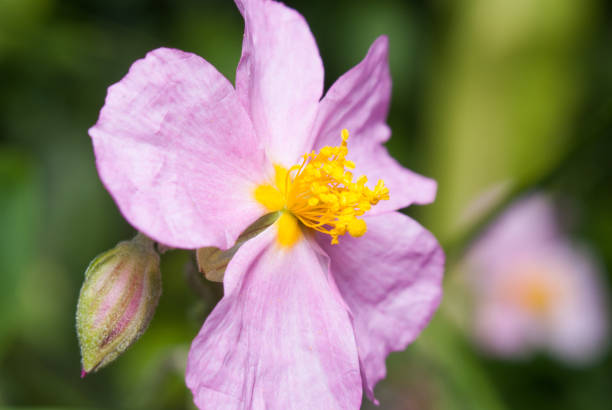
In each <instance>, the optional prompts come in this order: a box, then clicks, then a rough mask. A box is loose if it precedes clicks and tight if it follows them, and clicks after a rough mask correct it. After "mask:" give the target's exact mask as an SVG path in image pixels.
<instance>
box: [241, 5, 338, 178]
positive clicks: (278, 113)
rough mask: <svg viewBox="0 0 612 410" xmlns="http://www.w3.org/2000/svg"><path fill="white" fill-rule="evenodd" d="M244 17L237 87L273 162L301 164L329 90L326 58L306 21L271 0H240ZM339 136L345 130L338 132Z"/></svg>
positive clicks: (285, 164) (294, 12) (287, 165)
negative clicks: (325, 82)
mask: <svg viewBox="0 0 612 410" xmlns="http://www.w3.org/2000/svg"><path fill="white" fill-rule="evenodd" d="M236 4H237V5H238V8H239V9H240V11H241V13H242V15H243V17H244V22H245V23H244V25H245V27H244V40H243V43H242V57H241V59H240V63H239V64H238V69H237V71H236V91H237V92H238V94H239V95H240V100H241V101H242V104H243V105H244V107H245V108H246V110H247V111H248V112H249V114H250V116H251V120H252V121H253V125H254V126H255V130H256V131H257V134H258V135H260V136H261V138H264V139H265V146H266V152H267V154H268V156H269V157H270V159H271V160H272V162H274V163H275V164H280V165H283V166H285V167H286V168H289V167H291V166H292V165H295V162H296V161H297V160H298V158H299V157H300V155H302V154H304V152H306V151H308V150H309V149H310V148H311V147H310V144H309V141H308V136H309V135H310V130H311V127H312V124H313V121H314V118H315V115H316V111H317V106H318V103H319V100H320V98H321V95H322V93H323V63H322V62H321V57H320V56H319V50H318V48H317V45H316V43H315V40H314V37H313V36H312V33H311V32H310V29H309V28H308V24H307V23H306V20H304V18H303V17H302V16H301V15H300V14H299V13H298V12H296V11H295V10H293V9H290V8H288V7H287V6H285V5H284V4H282V3H277V2H275V1H271V0H243V1H241V0H237V1H236ZM338 135H339V134H338Z"/></svg>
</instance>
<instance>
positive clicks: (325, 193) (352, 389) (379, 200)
mask: <svg viewBox="0 0 612 410" xmlns="http://www.w3.org/2000/svg"><path fill="white" fill-rule="evenodd" d="M236 3H237V5H238V8H239V9H240V11H241V13H242V15H243V16H244V19H245V35H244V42H243V49H242V58H241V60H240V63H239V65H238V69H237V73H236V88H235V89H234V87H232V85H231V84H230V83H229V82H228V81H227V80H226V79H225V78H224V77H223V76H222V75H221V74H219V73H218V72H217V71H216V70H215V68H214V67H212V66H211V65H210V64H209V63H208V62H206V61H205V60H203V59H202V58H200V57H198V56H196V55H193V54H189V53H185V52H182V51H178V50H171V49H157V50H154V51H152V52H150V53H149V54H147V56H146V57H145V58H144V59H142V60H139V61H137V62H135V63H134V64H133V66H132V67H131V69H130V71H129V73H128V74H127V75H126V77H125V78H123V79H122V80H121V81H120V82H119V83H117V84H115V85H113V86H112V87H110V88H109V91H108V96H107V98H106V104H105V106H104V108H103V109H102V111H101V113H100V118H99V120H98V123H97V124H96V125H95V126H94V127H93V128H91V130H90V135H91V136H92V139H93V144H94V149H95V153H96V160H97V166H98V171H99V173H100V177H101V179H102V181H103V182H104V184H105V186H106V187H107V189H108V190H109V191H110V193H111V195H112V196H113V198H114V199H115V201H116V202H117V204H118V206H119V209H120V210H121V212H122V213H123V215H124V216H125V218H126V219H127V220H128V221H129V222H130V223H131V224H132V225H133V226H134V227H136V228H137V229H138V230H140V231H142V232H144V233H145V234H146V235H148V236H150V237H151V238H153V239H155V240H156V241H159V242H161V243H163V244H165V245H168V246H171V247H179V248H187V249H197V248H201V247H217V248H221V249H227V248H229V247H231V246H232V245H233V244H234V242H235V241H236V239H237V238H238V236H239V235H240V233H241V232H243V231H244V230H245V229H246V228H247V227H249V226H250V225H251V224H252V223H253V222H254V221H256V220H257V219H258V218H259V217H261V216H262V215H264V214H268V213H274V212H276V213H277V214H278V219H277V221H276V222H275V223H274V224H273V225H271V226H270V227H269V228H267V229H266V230H265V231H263V232H262V233H260V234H258V235H257V236H255V237H254V238H252V239H250V240H248V241H247V242H246V243H244V244H243V245H242V246H241V247H240V248H239V249H238V250H237V252H236V254H235V255H234V256H233V258H232V259H231V261H230V262H229V265H228V266H227V269H226V272H225V277H224V297H223V299H222V300H221V301H220V302H219V304H218V305H217V306H216V308H215V309H214V311H213V312H212V313H211V314H210V316H209V317H208V319H207V320H206V322H205V323H204V326H203V327H202V330H201V331H200V333H199V334H198V336H197V337H196V339H195V340H194V342H193V345H192V348H191V351H190V354H189V359H188V364H187V375H186V381H187V385H188V386H189V388H190V389H191V390H192V392H193V394H194V398H195V402H196V404H197V405H198V406H199V407H200V408H211V409H216V408H224V409H225V408H228V409H233V408H240V409H243V408H256V409H259V408H279V409H288V408H320V409H331V408H340V409H355V408H358V407H359V405H360V403H361V397H362V386H363V389H365V392H366V394H367V395H368V397H370V398H371V399H374V396H373V392H372V390H373V388H374V385H375V384H376V383H377V382H378V381H379V380H380V379H381V378H383V377H384V375H385V357H386V356H387V354H388V353H389V352H390V351H393V350H401V349H404V348H405V347H406V346H407V345H408V344H409V343H410V342H412V341H413V340H414V339H415V338H416V337H417V335H418V334H419V333H420V331H421V330H422V329H423V327H424V326H425V325H426V324H427V322H428V321H429V319H430V318H431V316H432V314H433V312H434V311H435V309H436V308H437V306H438V303H439V300H440V296H441V286H440V282H441V277H442V272H443V264H444V256H443V253H442V251H441V249H440V247H439V245H438V244H437V242H436V240H435V238H434V237H433V236H432V235H431V234H430V233H429V232H427V231H426V230H425V229H423V228H422V227H421V226H420V225H418V224H417V223H416V222H414V221H413V220H412V219H410V218H409V217H407V216H405V215H403V214H401V213H398V212H395V211H396V210H397V209H400V208H403V207H406V206H408V205H410V204H412V203H417V204H426V203H430V202H431V201H433V199H434V196H435V190H436V185H435V182H434V181H432V180H430V179H427V178H425V177H422V176H419V175H417V174H414V173H413V172H411V171H409V170H407V169H405V168H403V167H401V166H400V165H399V164H398V163H397V162H396V161H395V160H393V159H392V158H391V157H390V156H389V155H388V153H387V151H386V149H385V148H384V146H383V145H382V144H383V143H384V142H385V141H386V140H387V139H388V138H389V135H390V130H389V127H388V126H387V125H386V124H385V118H386V115H387V111H388V105H389V99H390V90H391V80H390V77H389V68H388V63H387V39H386V38H385V37H380V38H379V39H377V40H376V41H375V42H374V44H373V45H372V47H371V48H370V50H369V52H368V54H367V56H366V57H365V59H364V60H363V61H362V62H361V63H360V64H358V65H357V66H356V67H354V68H353V69H351V70H350V71H349V72H347V73H346V74H345V75H343V76H342V77H341V78H340V79H339V80H338V81H337V82H336V83H335V84H334V85H333V86H332V87H331V89H330V90H329V91H328V92H327V94H326V95H325V97H324V98H323V99H321V96H322V89H323V65H322V63H321V59H320V57H319V53H318V50H317V47H316V44H315V41H314V38H313V36H312V34H311V33H310V30H309V28H308V25H307V24H306V22H305V20H304V19H303V17H302V16H301V15H300V14H298V13H297V12H296V11H294V10H292V9H290V8H287V7H286V6H284V5H283V4H281V3H277V2H274V1H265V0H252V1H249V0H245V1H237V2H236ZM345 128H346V129H348V130H350V133H351V137H350V140H349V141H348V145H347V138H348V132H346V131H342V130H343V129H345ZM341 135H342V138H341ZM313 150H314V151H316V152H315V153H312V154H310V155H309V153H310V152H311V151H313ZM345 157H346V158H345ZM349 159H350V160H349ZM351 160H352V161H351ZM351 168H355V169H354V171H353V172H355V174H356V175H362V174H365V175H367V176H368V178H370V179H371V180H373V181H377V180H378V181H379V182H378V183H377V184H376V186H375V187H373V188H367V186H366V185H365V183H366V179H364V178H356V179H353V176H352V173H351V172H349V171H348V170H347V169H351ZM383 180H384V182H382V181H383ZM366 211H367V214H366ZM366 230H367V232H366ZM346 233H348V234H349V235H345V236H343V235H344V234H346ZM339 237H340V238H339ZM332 242H334V243H336V242H338V244H337V245H332Z"/></svg>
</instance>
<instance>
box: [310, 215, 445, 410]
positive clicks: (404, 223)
mask: <svg viewBox="0 0 612 410" xmlns="http://www.w3.org/2000/svg"><path fill="white" fill-rule="evenodd" d="M364 220H365V221H366V222H367V224H368V231H367V232H366V234H365V235H364V236H362V237H360V238H351V237H343V238H342V240H341V241H340V244H338V245H330V244H329V240H327V238H326V237H325V236H323V235H321V237H320V238H319V240H318V243H319V244H320V245H321V247H322V248H323V249H324V250H325V251H326V252H327V254H328V255H329V258H330V260H331V271H332V273H333V275H334V278H335V280H336V283H337V285H338V289H339V290H340V293H341V294H342V297H343V298H344V300H345V301H346V303H347V305H348V306H349V308H350V309H351V312H352V314H353V324H354V327H355V333H356V336H357V346H358V350H359V358H360V362H361V366H362V368H361V370H362V373H363V375H364V389H365V391H366V394H367V395H368V397H369V398H370V399H372V400H373V401H374V395H373V390H374V386H375V385H376V383H377V382H378V381H379V380H380V379H382V378H383V377H384V376H385V374H386V369H385V358H386V357H387V355H388V354H389V352H391V351H397V350H403V349H404V348H406V346H407V345H408V344H409V343H411V342H412V341H413V340H414V339H415V338H416V337H417V336H418V335H419V333H420V332H421V330H423V328H424V327H425V325H426V324H427V323H428V322H429V320H430V319H431V316H432V315H433V313H434V312H435V310H436V309H437V307H438V304H439V302H440V298H441V295H442V285H441V281H442V274H443V270H444V254H443V252H442V250H441V249H440V246H439V245H438V243H437V241H436V239H435V238H434V237H433V235H431V234H430V233H429V232H428V231H426V230H425V229H424V228H423V227H421V226H420V225H419V224H418V223H416V222H415V221H414V220H412V219H410V218H409V217H407V216H405V215H403V214H401V213H399V212H390V213H386V214H383V215H376V216H366V217H364Z"/></svg>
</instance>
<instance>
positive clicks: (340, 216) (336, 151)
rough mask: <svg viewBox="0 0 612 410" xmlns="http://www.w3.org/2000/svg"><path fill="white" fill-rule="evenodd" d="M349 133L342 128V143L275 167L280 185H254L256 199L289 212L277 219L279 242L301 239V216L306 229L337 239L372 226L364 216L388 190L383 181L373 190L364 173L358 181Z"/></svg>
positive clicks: (277, 209) (276, 179)
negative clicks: (369, 186) (350, 156)
mask: <svg viewBox="0 0 612 410" xmlns="http://www.w3.org/2000/svg"><path fill="white" fill-rule="evenodd" d="M348 137H349V133H348V131H347V130H346V129H343V130H342V142H341V144H340V146H335V147H329V146H325V147H323V148H321V149H320V150H319V152H314V151H313V152H311V153H309V154H304V155H303V157H302V161H301V163H300V164H299V165H294V166H293V167H291V168H289V170H285V169H284V168H282V167H280V166H276V167H275V170H276V175H275V178H274V179H275V183H276V186H275V187H274V186H272V185H268V184H266V185H260V186H258V187H257V189H256V190H255V198H256V199H257V201H258V202H260V203H261V204H262V205H264V206H265V207H266V208H267V209H268V210H269V211H284V212H283V214H282V216H281V218H280V219H279V221H278V227H279V237H278V240H279V243H280V244H282V245H286V246H291V245H293V244H294V243H295V242H296V241H297V240H298V239H299V233H300V232H299V227H298V224H297V221H298V220H299V221H300V222H301V224H302V225H303V226H305V227H307V228H311V229H314V230H316V231H319V232H322V233H325V234H328V235H330V236H331V237H332V240H331V243H332V244H337V243H338V237H339V236H342V235H344V234H345V233H347V232H348V233H349V234H350V235H351V236H355V237H358V236H362V235H363V234H365V232H366V230H367V226H366V223H365V221H364V220H363V219H359V217H360V216H362V215H363V214H364V213H365V212H367V211H369V210H370V209H371V207H372V206H373V205H376V204H377V203H378V202H379V201H381V200H387V199H389V189H388V188H387V187H385V184H384V182H383V181H382V180H379V181H378V183H377V184H376V186H375V187H374V189H370V188H368V187H366V186H365V184H366V182H367V181H368V179H367V177H365V176H361V177H359V178H358V179H357V180H356V181H353V174H352V173H351V172H350V171H347V169H354V168H355V164H354V163H353V162H352V161H349V160H347V159H345V157H346V155H347V153H348V148H347V140H348ZM284 215H287V216H286V217H285V216H284ZM296 218H297V219H296Z"/></svg>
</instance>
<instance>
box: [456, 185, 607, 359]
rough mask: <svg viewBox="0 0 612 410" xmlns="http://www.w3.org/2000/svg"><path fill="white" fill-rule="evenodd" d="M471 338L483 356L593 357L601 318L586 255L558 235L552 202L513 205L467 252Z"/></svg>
mask: <svg viewBox="0 0 612 410" xmlns="http://www.w3.org/2000/svg"><path fill="white" fill-rule="evenodd" d="M467 263H468V266H469V269H470V270H471V272H470V275H469V278H470V282H471V283H472V289H473V291H474V294H475V295H474V296H475V317H474V332H475V338H476V341H477V342H478V343H479V344H480V346H482V347H483V348H484V349H485V350H486V351H488V352H490V353H493V354H497V355H500V356H505V357H521V356H527V355H530V354H532V353H534V352H535V351H537V350H547V351H550V352H551V353H553V354H554V355H556V356H558V357H559V358H561V359H562V360H565V361H567V362H571V363H579V362H584V361H588V360H591V359H593V358H594V357H595V356H596V355H597V354H598V353H600V352H601V350H602V348H603V346H604V344H605V336H606V328H607V325H606V323H607V318H606V314H605V312H606V309H605V306H604V297H603V296H604V295H603V292H602V286H601V283H600V282H599V280H600V279H599V273H600V272H599V271H598V269H597V266H596V265H595V263H594V261H593V259H592V257H591V256H590V255H589V254H587V253H586V252H585V251H584V250H582V249H580V248H578V247H576V246H572V245H571V244H570V243H569V241H568V240H567V239H565V238H564V237H563V236H562V235H561V234H560V233H559V231H558V228H557V224H556V222H555V213H554V210H553V206H552V204H551V203H550V202H549V200H548V199H547V198H546V197H543V196H532V197H529V198H527V199H523V200H522V201H520V202H518V203H516V204H515V205H513V206H512V207H511V208H510V209H509V210H508V211H506V213H504V214H503V215H502V216H501V218H500V219H499V220H498V221H497V222H496V223H495V224H494V225H493V226H491V228H490V229H488V231H487V232H486V233H485V234H484V235H483V236H482V237H481V238H480V239H479V241H478V242H477V243H476V244H475V245H474V247H473V248H472V250H471V251H470V253H469V254H468V258H467Z"/></svg>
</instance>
